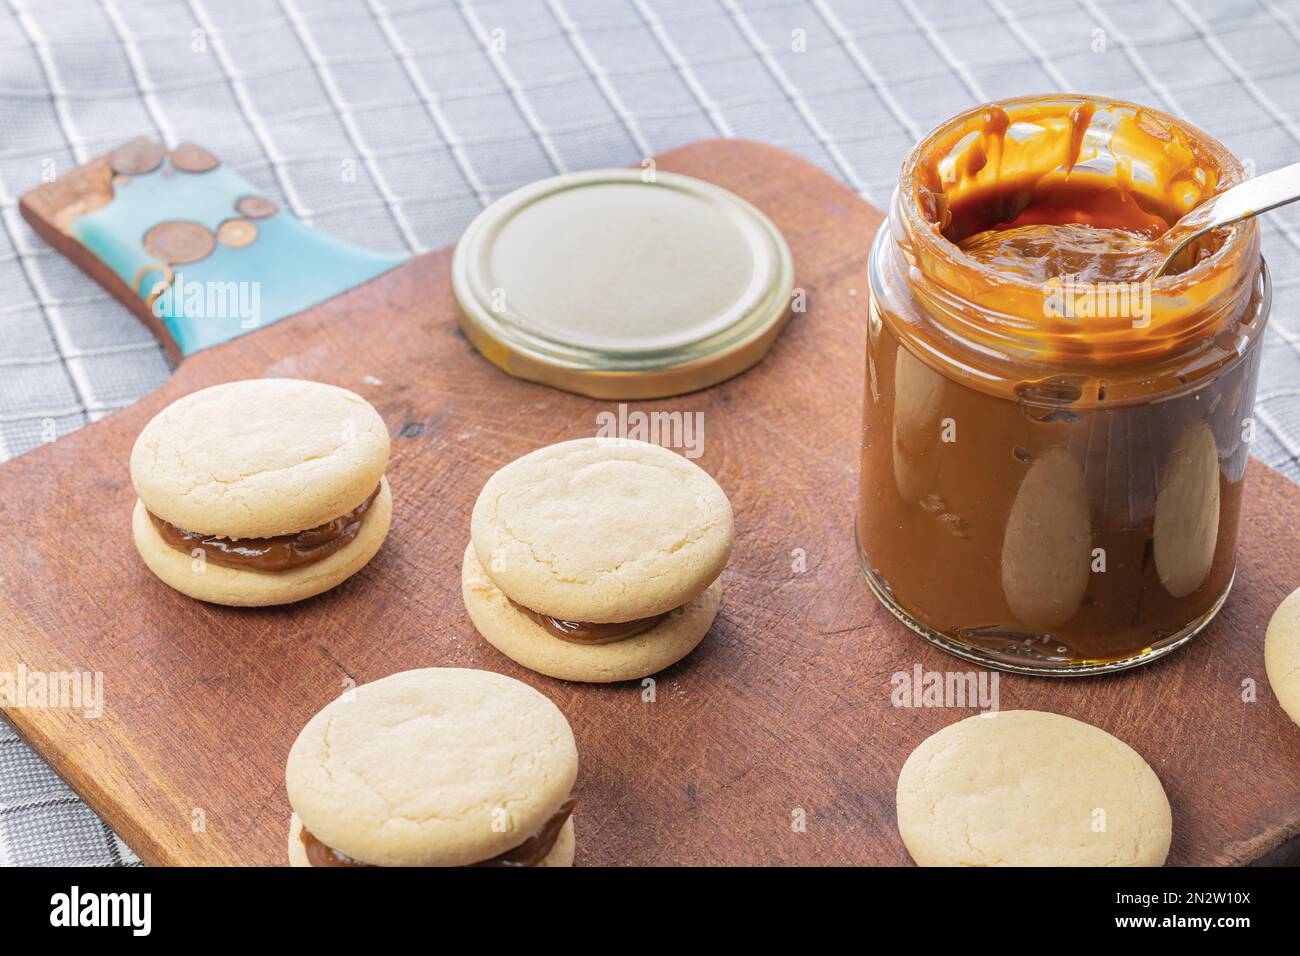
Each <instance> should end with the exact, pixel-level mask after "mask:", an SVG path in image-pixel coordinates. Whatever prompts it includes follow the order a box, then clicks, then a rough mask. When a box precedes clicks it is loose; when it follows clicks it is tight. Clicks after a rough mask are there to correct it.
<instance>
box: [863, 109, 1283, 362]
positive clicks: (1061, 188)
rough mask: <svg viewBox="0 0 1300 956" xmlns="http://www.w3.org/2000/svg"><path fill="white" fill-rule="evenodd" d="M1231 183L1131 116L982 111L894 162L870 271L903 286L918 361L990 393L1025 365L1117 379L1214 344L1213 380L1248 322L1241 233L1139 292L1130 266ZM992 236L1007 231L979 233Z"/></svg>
mask: <svg viewBox="0 0 1300 956" xmlns="http://www.w3.org/2000/svg"><path fill="white" fill-rule="evenodd" d="M1243 175H1244V174H1243V170H1242V167H1241V164H1240V163H1239V162H1238V161H1237V160H1236V159H1235V158H1234V157H1233V156H1232V155H1231V154H1230V153H1229V152H1228V151H1227V150H1226V149H1225V148H1224V147H1223V146H1222V145H1221V144H1219V143H1218V142H1217V141H1215V140H1214V139H1212V138H1211V137H1209V136H1207V135H1206V134H1205V133H1202V132H1201V131H1200V130H1197V129H1196V128H1195V127H1192V126H1190V125H1189V124H1187V123H1185V122H1183V121H1181V120H1178V119H1175V118H1174V117H1171V116H1168V115H1166V114H1164V113H1160V112H1159V111H1156V110H1150V109H1147V108H1144V107H1140V106H1136V105H1134V104H1131V103H1123V102H1119V101H1115V100H1107V99H1102V98H1085V97H1079V96H1070V95H1048V96H1043V97H1023V98H1019V99H1014V100H1007V101H1003V102H1001V103H996V104H989V105H986V106H983V107H980V108H978V109H975V110H971V111H969V112H967V113H965V114H962V115H960V116H958V117H956V118H954V119H953V120H951V121H949V122H948V123H946V124H944V125H943V126H941V127H939V128H938V129H937V130H935V131H934V132H933V133H931V134H930V135H929V136H927V137H926V139H925V140H923V141H922V142H921V143H919V144H918V145H917V146H916V147H915V148H914V149H913V150H912V151H911V153H910V154H909V156H908V158H907V160H906V161H905V163H904V165H903V169H902V173H901V175H900V181H899V189H898V192H897V193H896V194H895V197H894V200H893V203H892V204H891V208H890V216H889V228H888V231H887V233H886V234H885V235H883V236H881V237H880V238H879V239H878V241H877V246H876V252H875V258H876V259H877V260H878V261H877V262H875V263H874V264H873V270H874V271H875V272H877V273H885V272H892V273H893V274H895V275H898V276H902V277H904V280H903V281H904V282H905V283H906V289H905V292H904V294H906V295H911V296H913V297H915V299H916V300H917V302H918V304H919V306H920V310H919V311H920V312H921V313H923V314H924V316H925V317H926V322H925V323H924V327H922V326H915V327H910V328H908V329H905V330H902V331H903V334H904V335H905V336H906V337H907V338H908V339H909V340H912V341H913V342H914V345H915V349H914V350H915V351H916V352H917V353H918V355H920V356H921V357H923V358H924V357H925V356H927V355H928V356H933V357H946V358H947V359H949V360H951V362H950V363H949V364H951V363H952V362H958V363H960V364H959V365H958V367H957V369H956V370H957V372H958V373H959V374H961V375H962V376H963V377H970V378H973V379H975V380H977V381H978V380H986V381H987V382H989V384H990V387H991V388H995V387H997V386H996V381H997V380H998V379H999V378H1008V377H1011V378H1014V377H1015V376H1016V375H1017V374H1018V371H1017V370H1015V369H1012V370H1010V371H1008V368H1007V366H1015V365H1019V364H1023V363H1025V362H1032V363H1034V364H1036V365H1037V366H1038V367H1039V368H1040V370H1044V369H1045V370H1047V371H1050V370H1051V369H1052V368H1056V369H1058V370H1073V371H1081V370H1083V369H1086V368H1088V367H1098V368H1101V367H1107V368H1108V370H1110V369H1111V368H1113V367H1116V366H1133V367H1134V368H1133V370H1132V372H1131V377H1133V378H1135V379H1136V378H1140V377H1141V374H1142V372H1141V371H1140V370H1139V369H1138V368H1137V366H1141V365H1144V364H1153V363H1154V364H1161V363H1177V362H1180V361H1183V360H1184V359H1188V360H1192V361H1193V362H1199V361H1202V360H1201V359H1198V358H1197V357H1196V355H1197V353H1198V352H1199V351H1203V350H1205V349H1206V347H1207V343H1209V342H1210V341H1211V340H1215V339H1217V338H1221V339H1222V341H1217V342H1216V343H1215V345H1214V349H1217V350H1218V352H1219V354H1216V355H1215V356H1214V357H1213V358H1212V359H1206V360H1205V361H1206V362H1208V364H1209V365H1210V366H1214V365H1216V364H1222V363H1223V362H1226V361H1229V360H1231V359H1232V358H1233V356H1234V352H1235V351H1239V350H1240V349H1239V348H1238V346H1236V345H1234V344H1233V339H1234V337H1237V336H1236V335H1235V333H1236V332H1238V331H1239V328H1238V327H1240V326H1244V325H1247V324H1249V322H1250V321H1251V319H1252V317H1253V313H1254V312H1255V311H1258V310H1257V306H1258V302H1257V301H1256V302H1252V301H1251V300H1252V296H1254V297H1255V298H1256V299H1257V298H1258V290H1257V288H1256V287H1257V285H1258V282H1259V272H1260V259H1259V230H1258V226H1257V224H1256V223H1254V222H1253V221H1248V222H1243V223H1239V224H1237V225H1235V226H1231V227H1228V228H1226V229H1223V230H1220V231H1218V232H1217V233H1216V234H1214V236H1213V237H1211V238H1210V239H1209V240H1208V241H1207V242H1205V243H1204V244H1203V245H1202V246H1201V248H1200V249H1197V250H1193V251H1192V252H1191V253H1189V255H1188V256H1187V257H1186V258H1185V259H1184V260H1183V261H1181V262H1180V263H1179V266H1180V267H1181V268H1182V270H1183V271H1181V272H1179V273H1177V274H1173V275H1165V276H1161V277H1160V278H1159V279H1155V280H1148V279H1146V278H1145V276H1146V275H1149V274H1150V272H1149V271H1146V270H1145V268H1144V265H1143V262H1141V261H1138V260H1141V257H1142V256H1143V255H1145V254H1146V253H1147V252H1148V251H1149V250H1148V248H1147V246H1146V242H1147V241H1148V240H1150V239H1153V238H1155V237H1157V236H1159V235H1160V234H1161V233H1163V232H1165V231H1166V230H1167V229H1168V228H1169V226H1170V225H1172V224H1173V223H1174V222H1175V221H1177V220H1178V219H1179V218H1180V217H1181V216H1183V215H1184V214H1185V213H1186V212H1188V211H1189V210H1191V209H1192V208H1194V207H1196V206H1198V205H1200V203H1202V202H1204V201H1205V200H1207V199H1209V198H1210V197H1212V196H1214V195H1216V194H1218V193H1219V192H1222V191H1223V190H1225V189H1227V188H1229V187H1230V186H1232V185H1235V184H1236V183H1238V182H1240V181H1241V180H1242V178H1243ZM1010 230H1023V231H1022V232H1018V233H1017V234H1016V235H1004V236H1000V237H999V236H997V235H996V233H998V232H1002V231H1010ZM964 245H965V246H968V247H969V249H963V248H962V246H964ZM891 258H892V259H895V260H896V262H895V264H889V263H888V262H887V260H889V259H891ZM1031 260H1032V261H1031ZM1066 270H1069V271H1066ZM1152 271H1153V270H1152ZM1063 304H1064V305H1063ZM940 364H942V363H940ZM1124 374H1130V373H1121V377H1123V375H1124Z"/></svg>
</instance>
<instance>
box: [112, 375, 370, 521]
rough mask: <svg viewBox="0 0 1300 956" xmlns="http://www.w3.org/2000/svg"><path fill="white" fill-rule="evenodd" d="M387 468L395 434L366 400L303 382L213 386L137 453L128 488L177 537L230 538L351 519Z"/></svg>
mask: <svg viewBox="0 0 1300 956" xmlns="http://www.w3.org/2000/svg"><path fill="white" fill-rule="evenodd" d="M387 466H388V427H387V426H386V425H385V424H384V420H383V419H382V418H380V417H379V413H378V412H376V411H375V409H374V408H373V407H372V406H371V405H370V403H369V402H367V401H366V400H365V399H364V398H362V397H361V396H360V395H356V394H354V393H353V392H349V391H348V390H347V389H344V388H338V387H337V386H334V385H325V384H323V383H321V382H308V381H305V380H302V379H289V378H263V379H250V380H248V381H243V382H228V383H226V384H224V385H214V386H212V387H211V388H205V389H201V390H199V391H197V392H193V393H191V394H189V395H186V396H185V397H184V398H181V399H178V400H177V401H175V402H172V404H170V405H168V406H167V407H166V408H164V409H163V410H162V411H161V412H159V413H158V414H157V415H155V416H154V417H153V419H152V420H151V421H150V422H149V424H147V425H146V426H145V427H144V431H142V432H141V433H140V437H139V438H137V439H136V442H135V447H134V448H132V449H131V483H132V484H133V485H134V486H135V492H136V494H137V495H139V496H140V500H141V501H143V502H144V505H145V507H146V508H148V509H149V510H150V511H151V512H153V513H154V514H156V515H157V516H158V517H160V518H162V519H163V520H165V521H170V522H171V523H172V524H174V525H176V526H177V527H178V528H183V529H185V530H186V531H195V532H199V533H201V534H212V535H221V536H222V537H227V538H265V537H271V536H273V535H278V534H291V533H293V532H296V531H305V530H306V529H308V528H314V527H316V526H317V525H320V524H324V523H325V522H326V521H332V520H333V519H334V518H337V517H338V516H339V515H343V514H347V512H349V511H351V510H352V509H353V508H355V507H356V506H357V505H359V504H361V502H362V501H364V500H365V499H366V497H367V496H368V495H369V494H370V493H371V492H372V491H374V490H375V487H376V486H377V485H378V484H379V479H380V477H381V476H382V475H383V473H384V469H385V468H386V467H387Z"/></svg>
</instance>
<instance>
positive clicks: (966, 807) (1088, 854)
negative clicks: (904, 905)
mask: <svg viewBox="0 0 1300 956" xmlns="http://www.w3.org/2000/svg"><path fill="white" fill-rule="evenodd" d="M898 830H899V833H900V834H901V835H902V837H903V842H904V843H905V844H906V845H907V849H908V852H909V853H911V854H912V858H913V859H914V860H916V862H917V863H919V864H920V865H921V866H1159V865H1160V864H1162V863H1164V860H1165V856H1166V854H1168V852H1169V840H1170V836H1171V833H1172V818H1171V816H1170V811H1169V801H1168V799H1166V797H1165V791H1164V788H1163V787H1161V785H1160V780H1159V779H1158V778H1157V777H1156V775H1155V772H1154V771H1153V770H1152V769H1151V768H1150V767H1149V766H1148V765H1147V762H1146V761H1145V760H1143V759H1142V758H1141V757H1140V756H1139V755H1138V754H1137V753H1136V752H1135V751H1134V750H1133V749H1132V748H1131V747H1129V746H1128V745H1127V744H1125V743H1124V742H1122V741H1120V740H1118V739H1116V738H1115V737H1112V736H1111V735H1110V734H1108V733H1106V732H1105V731H1104V730H1100V729H1099V728H1097V727H1093V726H1092V725H1090V724H1085V723H1082V722H1081V721H1077V720H1073V719H1071V718H1069V717H1062V716H1061V715H1059V714H1047V713H1043V712H1041V711H1035V710H1012V711H1005V712H1002V713H997V714H993V715H990V716H975V717H969V718H967V719H966V720H963V721H960V722H958V723H955V724H952V725H951V726H948V727H945V728H944V729H943V730H940V731H939V732H938V733H936V734H933V735H932V736H930V737H929V738H927V739H926V740H925V741H924V742H922V744H921V745H920V746H919V747H917V748H916V750H914V751H913V752H912V755H911V756H910V757H908V758H907V762H906V763H905V764H903V770H902V772H901V773H900V774H899V777H898Z"/></svg>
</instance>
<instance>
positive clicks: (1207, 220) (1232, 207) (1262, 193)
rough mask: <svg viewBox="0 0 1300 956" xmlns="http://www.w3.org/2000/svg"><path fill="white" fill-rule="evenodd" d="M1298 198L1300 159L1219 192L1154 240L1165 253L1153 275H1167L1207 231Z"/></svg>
mask: <svg viewBox="0 0 1300 956" xmlns="http://www.w3.org/2000/svg"><path fill="white" fill-rule="evenodd" d="M1297 199H1300V163H1292V164H1291V165H1290V166H1283V167H1282V168H1281V169H1275V170H1273V172H1271V173H1265V174H1264V175H1263V176H1256V177H1255V178H1254V179H1248V180H1246V181H1245V182H1244V183H1241V184H1239V185H1236V186H1233V187H1232V188H1231V189H1229V190H1228V191H1227V192H1222V193H1219V195H1217V196H1215V197H1214V198H1213V199H1211V200H1209V201H1208V202H1203V203H1201V204H1200V205H1199V206H1197V207H1196V208H1195V209H1193V210H1192V211H1191V212H1189V213H1188V214H1187V215H1185V216H1183V218H1182V219H1179V220H1178V221H1177V222H1176V223H1174V224H1173V225H1172V226H1170V227H1169V230H1168V231H1167V232H1165V233H1164V234H1163V235H1161V236H1160V237H1159V238H1158V239H1156V240H1155V241H1154V242H1152V243H1151V249H1152V251H1153V252H1155V253H1157V254H1160V255H1163V258H1162V259H1161V260H1160V268H1158V269H1156V271H1155V272H1153V273H1152V274H1151V278H1153V279H1154V278H1156V277H1158V276H1161V275H1163V274H1164V272H1165V270H1166V269H1168V268H1169V264H1170V263H1171V262H1172V261H1173V258H1174V256H1176V255H1178V253H1179V252H1181V251H1182V249H1183V247H1184V246H1186V245H1187V244H1188V243H1189V242H1192V241H1193V240H1195V239H1198V238H1200V237H1201V236H1203V235H1205V234H1206V233H1207V232H1212V231H1214V230H1215V229H1218V228H1220V227H1221V226H1227V225H1229V224H1231V223H1234V222H1239V221H1240V220H1242V219H1249V218H1250V217H1251V216H1257V215H1259V214H1260V213H1261V212H1268V211H1269V210H1270V209H1276V208H1277V207H1278V206H1285V205H1286V204H1287V203H1289V202H1295V201H1296V200H1297Z"/></svg>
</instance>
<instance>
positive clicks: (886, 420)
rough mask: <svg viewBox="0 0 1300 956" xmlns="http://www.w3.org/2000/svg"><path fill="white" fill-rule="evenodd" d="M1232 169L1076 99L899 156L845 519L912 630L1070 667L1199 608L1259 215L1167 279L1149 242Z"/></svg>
mask: <svg viewBox="0 0 1300 956" xmlns="http://www.w3.org/2000/svg"><path fill="white" fill-rule="evenodd" d="M1243 175H1244V173H1243V169H1242V166H1241V164H1240V163H1239V162H1238V161H1237V160H1236V159H1235V158H1234V157H1233V156H1232V155H1231V154H1230V153H1229V152H1228V151H1227V150H1226V149H1225V148H1224V147H1223V146H1222V145H1220V144H1219V143H1218V142H1217V141H1215V140H1214V139H1212V138H1211V137H1209V136H1207V135H1206V134H1205V133H1203V132H1201V131H1200V130H1198V129H1196V128H1194V127H1192V126H1190V125H1188V124H1187V123H1184V122H1183V121H1181V120H1178V119H1176V118H1174V117H1172V116H1168V115H1166V114H1164V113H1160V112H1158V111H1155V110H1150V109H1146V108H1144V107H1140V106H1136V105H1133V104H1130V103H1122V102H1117V101H1112V100H1105V99H1099V98H1092V97H1082V96H1074V95H1055V94H1054V95H1046V96H1036V97H1024V98H1018V99H1014V100H1007V101H1004V102H999V103H995V104H990V105H987V106H982V107H979V108H978V109H974V110H971V111H969V112H967V113H964V114H962V115H960V116H957V117H956V118H954V119H952V120H950V121H949V122H947V123H945V124H943V125H942V126H940V127H939V128H938V129H936V130H935V131H934V132H932V133H930V134H929V135H928V136H927V137H926V138H925V139H924V140H923V141H922V142H921V143H919V144H918V145H917V146H916V147H915V148H914V149H913V150H912V151H911V153H910V154H909V155H908V157H907V159H906V161H905V162H904V164H903V168H902V171H901V174H900V177H899V184H898V188H897V190H896V191H895V194H894V197H893V199H892V201H891V204H890V209H889V216H888V220H887V221H886V223H885V224H884V225H882V226H881V228H880V230H879V232H878V234H877V236H876V240H875V242H874V245H873V247H872V250H871V258H870V266H869V271H870V275H869V284H870V323H869V330H868V342H867V367H866V389H865V391H866V397H865V410H864V418H863V435H862V453H861V475H860V497H859V503H858V518H857V529H856V530H857V543H858V551H859V554H860V557H861V560H862V565H863V569H864V571H865V573H866V576H867V581H868V582H869V584H870V586H871V589H872V590H873V591H874V592H875V594H876V596H877V597H878V598H879V599H880V600H881V602H882V603H884V604H885V605H886V606H887V607H888V608H889V609H890V610H891V611H892V612H893V613H894V614H895V615H897V616H898V617H899V618H900V619H901V620H902V621H903V622H904V623H906V624H907V625H908V626H909V627H910V628H911V629H912V630H914V631H916V632H917V633H918V634H920V635H921V636H923V637H925V638H927V639H928V640H930V641H932V642H934V643H935V644H938V645H939V646H941V647H943V648H945V649H946V650H948V651H950V652H952V653H954V654H957V655H959V656H961V657H965V658H968V659H970V660H974V661H977V662H980V663H982V664H986V665H989V666H993V667H1001V668H1005V669H1010V670H1018V671H1026V672H1034V673H1054V674H1084V673H1095V672H1099V671H1108V670H1116V669H1119V668H1123V667H1129V666H1132V665H1135V664H1139V663H1143V662H1145V661H1149V660H1153V659H1155V658H1157V657H1159V656H1161V655H1163V654H1165V653H1167V652H1169V651H1170V650H1172V649H1173V648H1175V647H1177V646H1178V645H1180V644H1181V643H1183V642H1184V641H1186V640H1188V639H1189V638H1191V637H1192V636H1193V635H1194V634H1196V633H1197V632H1198V631H1199V630H1201V628H1203V627H1204V626H1205V625H1206V624H1207V623H1208V622H1209V621H1210V620H1211V618H1213V617H1214V615H1215V613H1216V612H1217V611H1218V610H1219V608H1220V607H1221V606H1222V604H1223V602H1224V600H1225V599H1226V598H1227V595H1228V591H1229V589H1230V588H1231V586H1232V578H1233V572H1234V568H1235V551H1236V544H1237V524H1238V516H1239V514H1240V510H1241V496H1242V493H1243V484H1244V478H1245V473H1246V462H1247V456H1248V450H1249V443H1250V440H1251V438H1252V436H1253V421H1252V419H1251V414H1252V406H1253V403H1254V398H1255V381H1256V374H1257V371H1258V366H1259V357H1260V348H1259V344H1260V341H1261V339H1262V333H1263V328H1264V324H1265V322H1266V321H1267V317H1268V310H1269V281H1268V274H1267V270H1266V268H1265V266H1264V262H1263V260H1262V259H1261V258H1260V250H1259V228H1258V225H1257V224H1256V222H1255V220H1253V219H1249V220H1245V221H1243V222H1240V223H1238V224H1237V225H1235V226H1231V227H1227V228H1225V229H1222V230H1219V231H1218V232H1216V233H1213V234H1211V236H1209V237H1208V238H1206V239H1204V240H1201V241H1199V242H1198V243H1196V244H1194V245H1193V247H1190V248H1188V249H1187V250H1185V251H1184V252H1183V253H1181V254H1180V256H1179V258H1178V260H1177V261H1176V262H1175V264H1174V266H1173V269H1172V270H1171V271H1169V272H1166V274H1164V275H1162V276H1160V277H1159V278H1153V277H1152V273H1153V271H1154V270H1153V268H1152V262H1153V251H1152V249H1151V247H1150V245H1149V241H1150V240H1152V239H1154V238H1156V237H1157V236H1159V235H1160V234H1161V233H1163V232H1164V231H1165V230H1166V229H1167V228H1168V227H1169V226H1170V225H1171V224H1172V223H1174V222H1175V221H1176V220H1178V219H1179V218H1180V217H1181V216H1182V215H1183V214H1184V213H1186V212H1188V211H1189V210H1191V209H1192V208H1194V207H1196V206H1197V205H1199V204H1200V203H1201V202H1203V201H1204V200H1206V199H1208V198H1209V197H1211V196H1213V195H1214V194H1216V193H1218V192H1221V191H1223V190H1224V189H1227V188H1228V187H1230V186H1233V185H1235V184H1236V183H1238V182H1240V181H1241V180H1242V178H1243ZM1154 260H1155V261H1157V262H1158V260H1159V256H1158V255H1155V256H1154Z"/></svg>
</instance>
